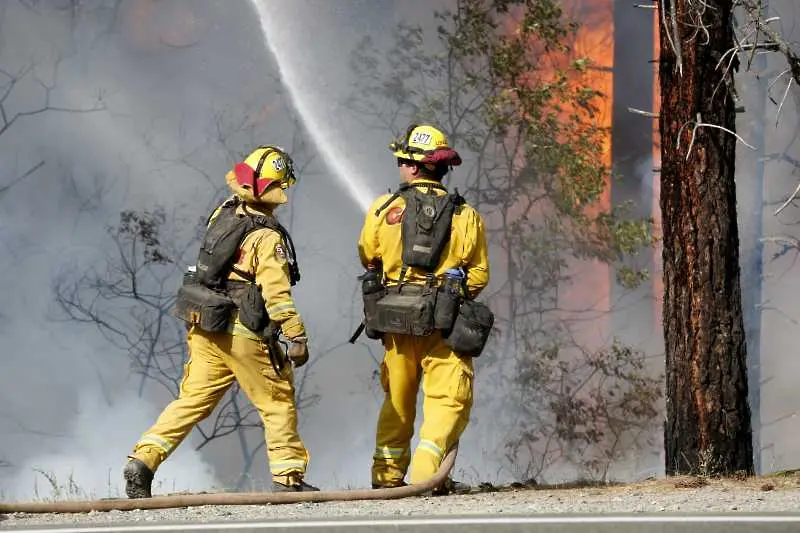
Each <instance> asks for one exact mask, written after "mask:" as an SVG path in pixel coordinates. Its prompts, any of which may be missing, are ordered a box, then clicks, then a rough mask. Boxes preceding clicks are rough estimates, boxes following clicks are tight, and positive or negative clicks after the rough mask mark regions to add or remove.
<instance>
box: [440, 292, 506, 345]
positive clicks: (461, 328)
mask: <svg viewBox="0 0 800 533" xmlns="http://www.w3.org/2000/svg"><path fill="white" fill-rule="evenodd" d="M493 325H494V314H493V313H492V311H491V310H490V309H489V307H488V306H486V304H483V303H481V302H476V301H475V300H466V299H465V300H464V301H463V302H461V305H460V306H459V309H458V314H457V316H456V319H455V323H454V324H453V329H452V330H451V331H450V334H449V335H448V336H447V338H446V339H445V341H444V342H445V344H446V345H447V346H449V347H450V348H452V350H453V351H454V352H456V353H457V354H458V355H461V356H464V357H478V356H479V355H480V354H481V352H482V351H483V348H484V346H485V345H486V341H487V340H488V339H489V334H490V333H491V332H492V326H493Z"/></svg>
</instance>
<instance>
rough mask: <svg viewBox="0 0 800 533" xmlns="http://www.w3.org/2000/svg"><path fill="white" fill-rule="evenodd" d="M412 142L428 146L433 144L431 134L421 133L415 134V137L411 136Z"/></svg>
mask: <svg viewBox="0 0 800 533" xmlns="http://www.w3.org/2000/svg"><path fill="white" fill-rule="evenodd" d="M411 142H412V143H416V144H424V145H425V146H427V145H429V144H430V143H431V134H430V133H424V132H421V131H417V132H414V135H412V136H411Z"/></svg>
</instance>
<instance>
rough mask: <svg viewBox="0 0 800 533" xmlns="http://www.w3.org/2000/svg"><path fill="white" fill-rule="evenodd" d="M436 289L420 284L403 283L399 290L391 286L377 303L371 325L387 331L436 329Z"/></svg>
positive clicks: (403, 332)
mask: <svg viewBox="0 0 800 533" xmlns="http://www.w3.org/2000/svg"><path fill="white" fill-rule="evenodd" d="M437 292H438V291H436V290H435V289H431V288H430V287H423V286H419V285H404V286H402V287H401V289H400V290H399V291H398V290H397V289H396V288H395V287H392V288H391V289H390V290H388V291H387V293H386V295H385V296H384V297H383V298H381V299H380V300H378V301H377V302H375V317H374V322H371V323H370V324H369V327H371V328H372V329H374V330H376V331H381V332H384V333H397V334H401V335H415V336H419V337H424V336H427V335H430V334H431V333H433V331H434V320H433V315H434V309H435V306H436V295H437Z"/></svg>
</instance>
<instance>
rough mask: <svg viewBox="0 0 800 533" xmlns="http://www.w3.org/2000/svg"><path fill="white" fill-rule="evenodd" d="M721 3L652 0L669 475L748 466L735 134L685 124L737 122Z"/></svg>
mask: <svg viewBox="0 0 800 533" xmlns="http://www.w3.org/2000/svg"><path fill="white" fill-rule="evenodd" d="M732 3H733V2H732V0H706V1H705V2H704V4H706V7H705V9H704V11H703V13H702V14H699V13H696V11H697V10H699V9H700V8H701V7H702V6H703V3H699V2H691V1H690V0H664V2H663V5H664V14H663V15H664V16H665V17H666V24H664V23H663V19H662V24H661V29H660V33H661V35H660V41H661V56H660V63H659V78H660V84H661V111H660V114H661V120H660V131H661V139H662V147H661V211H662V222H663V237H664V242H663V260H664V339H665V344H666V380H667V381H666V397H667V406H666V408H667V417H666V424H665V427H664V446H665V451H666V465H665V466H666V472H667V474H668V475H674V474H684V473H689V474H723V475H727V474H732V473H734V472H739V471H744V472H747V473H752V471H753V444H752V440H751V438H752V436H751V428H750V409H749V406H748V403H747V373H746V357H747V349H746V345H745V338H744V326H743V322H742V296H741V287H740V284H739V235H738V229H737V220H736V185H735V182H734V165H735V154H736V138H735V137H734V135H733V134H732V133H728V132H725V131H723V130H721V129H719V128H718V127H711V126H699V127H696V126H697V124H698V123H703V124H712V125H716V126H721V127H724V128H726V129H728V130H730V132H733V131H735V128H736V125H735V118H736V117H735V110H734V102H733V100H732V98H731V94H730V92H729V90H728V87H732V86H733V72H732V71H731V72H730V73H728V75H727V76H725V75H724V70H725V66H726V65H727V63H725V62H723V65H722V66H721V67H720V68H717V63H718V62H719V61H720V58H722V57H723V54H725V52H726V51H728V50H729V49H731V48H732V47H733V27H732V24H731V16H732V9H733V7H732ZM673 14H675V18H674V19H673V16H672V15H673ZM659 15H660V16H661V14H659ZM698 17H702V25H704V26H705V28H706V30H707V32H706V31H703V29H702V28H701V27H699V26H698V22H699V21H700V20H701V19H700V18H698ZM670 38H671V39H670ZM676 49H678V50H679V53H680V62H681V63H682V65H681V68H680V69H679V61H678V58H677V56H676V53H675V50H676ZM729 57H730V56H726V58H729ZM695 127H696V130H695ZM693 132H694V133H693ZM693 135H694V141H693V142H692V137H693ZM687 154H688V158H687Z"/></svg>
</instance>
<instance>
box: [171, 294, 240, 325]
mask: <svg viewBox="0 0 800 533" xmlns="http://www.w3.org/2000/svg"><path fill="white" fill-rule="evenodd" d="M235 308H236V304H235V303H234V302H233V300H232V299H231V298H230V297H229V296H227V295H226V294H224V293H221V292H217V291H214V290H212V289H209V288H208V287H206V286H205V285H201V284H200V283H187V284H184V285H181V287H180V288H179V289H178V296H177V298H176V300H175V307H174V308H173V311H172V315H173V316H175V317H176V318H180V319H181V320H183V321H185V322H188V323H190V324H194V325H196V326H197V327H198V328H200V329H201V330H203V331H208V332H212V333H215V332H222V331H227V330H228V325H229V324H230V320H231V313H232V311H233V310H234V309H235Z"/></svg>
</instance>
